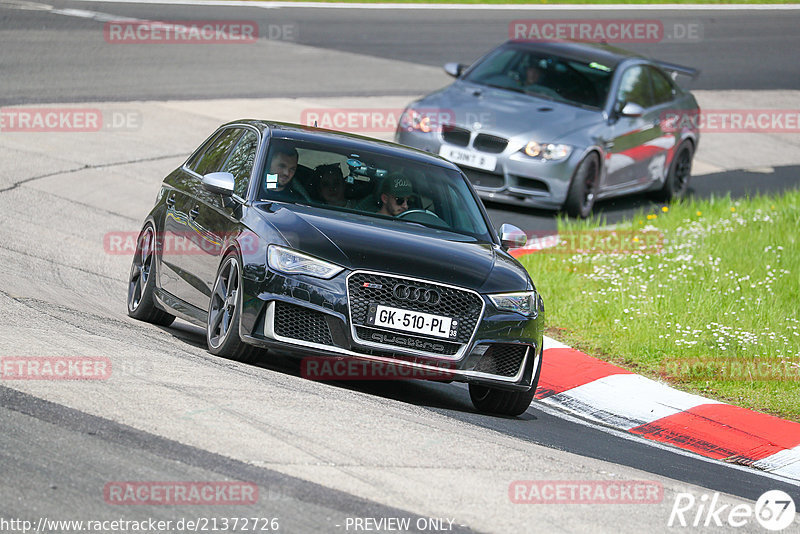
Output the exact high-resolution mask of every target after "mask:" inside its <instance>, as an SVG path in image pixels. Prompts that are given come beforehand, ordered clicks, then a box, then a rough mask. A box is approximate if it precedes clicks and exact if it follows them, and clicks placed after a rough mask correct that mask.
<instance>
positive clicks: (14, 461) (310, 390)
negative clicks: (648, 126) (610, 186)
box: [0, 2, 800, 532]
mask: <svg viewBox="0 0 800 534" xmlns="http://www.w3.org/2000/svg"><path fill="white" fill-rule="evenodd" d="M17 5H19V2H18V3H17ZM49 5H55V6H58V7H62V8H66V7H72V8H76V9H84V10H94V11H97V12H104V13H112V14H114V15H118V16H132V17H137V18H150V19H162V20H173V19H174V20H197V19H211V18H231V19H234V18H235V19H255V20H259V21H261V20H262V18H261V17H263V20H264V23H275V22H280V23H283V22H286V23H288V24H292V23H294V24H297V26H298V28H299V30H300V32H299V41H298V42H296V43H265V44H264V46H263V47H260V48H259V49H258V50H248V49H247V47H241V49H240V48H236V49H235V50H233V51H231V50H230V48H224V47H222V46H213V45H212V46H209V47H208V48H203V47H187V48H181V47H169V48H167V49H164V48H160V47H114V46H107V45H106V44H105V43H104V41H103V40H102V32H101V30H102V22H99V21H97V20H92V19H82V18H78V17H74V16H63V15H55V14H53V13H49V12H47V11H46V10H42V9H39V8H37V7H36V6H32V5H31V4H30V3H27V4H25V9H17V8H7V7H2V5H0V47H1V48H0V68H2V73H3V77H2V80H0V84H1V85H0V89H2V90H1V91H0V99H2V104H3V105H10V104H22V103H25V104H32V103H37V102H70V103H71V102H98V101H114V102H117V101H138V100H165V99H192V98H194V99H205V98H211V97H214V98H230V97H234V96H239V97H256V96H257V97H264V96H273V97H274V96H282V95H283V96H285V95H295V96H296V95H316V96H339V95H341V96H358V95H382V94H384V95H391V94H400V95H404V94H422V93H424V92H426V91H428V90H431V89H434V88H435V87H436V86H435V85H434V86H433V87H431V84H432V83H434V82H432V81H431V79H429V78H425V77H424V76H408V75H406V74H403V75H398V74H397V72H394V71H388V70H387V71H386V72H378V73H375V72H372V71H369V72H366V71H365V69H366V68H367V66H369V65H371V64H370V63H369V61H370V57H372V58H378V59H391V60H392V61H396V60H400V61H401V62H403V63H404V64H407V66H408V69H409V70H410V71H412V72H413V71H414V68H415V65H423V66H430V65H438V64H440V63H442V62H444V61H445V60H450V59H455V60H462V61H470V60H471V59H473V58H474V57H476V56H477V55H478V54H480V53H481V52H482V51H484V50H486V49H487V48H489V47H491V46H492V45H493V44H495V43H496V42H497V41H499V40H502V38H503V37H504V36H505V35H506V33H505V32H506V31H507V30H506V29H505V28H507V20H509V19H512V18H528V17H529V16H530V15H529V14H522V15H521V16H520V15H518V14H514V13H504V14H496V13H483V12H480V13H470V12H461V13H459V12H449V11H448V12H445V13H443V14H439V15H437V16H435V17H434V16H432V15H431V14H430V13H415V12H384V11H375V12H372V11H368V12H364V13H361V12H356V11H351V10H347V11H342V12H334V11H331V10H324V11H323V10H319V11H318V10H301V9H286V10H284V9H280V10H257V9H252V10H251V9H246V10H244V12H240V11H238V10H237V11H235V12H231V11H230V10H221V9H220V8H197V7H192V8H187V7H180V6H155V5H148V6H137V5H128V4H98V3H91V4H88V3H80V2H69V3H66V2H64V3H61V2H57V3H56V2H51V3H49ZM650 15H651V14H648V16H650ZM652 15H654V16H655V14H652ZM689 15H690V16H691V17H696V16H699V17H700V18H701V20H703V21H704V30H705V36H706V38H709V36H711V35H713V34H711V33H709V31H710V28H711V26H714V25H717V24H721V25H722V26H720V27H721V28H723V30H724V31H721V32H720V34H719V35H720V37H719V38H720V39H722V40H723V41H725V42H717V41H716V40H714V41H713V42H712V43H710V44H708V45H704V46H700V47H698V46H696V45H695V46H694V48H687V49H685V51H682V52H681V51H680V50H681V49H682V48H681V47H683V46H685V45H678V44H672V45H669V46H674V47H677V48H676V49H675V50H678V51H676V52H675V53H674V54H672V53H670V59H672V60H674V61H679V60H680V58H681V57H682V56H686V57H692V58H693V59H695V60H696V61H695V64H697V63H699V64H700V66H701V67H702V68H704V69H706V72H707V73H709V74H710V75H712V78H711V79H710V81H708V82H707V83H709V84H711V85H709V88H711V89H715V90H719V89H754V88H755V89H798V83H797V79H796V77H797V72H796V69H787V68H786V66H785V65H786V63H785V60H784V59H782V58H779V57H777V55H773V54H770V53H767V52H766V51H767V50H776V49H781V50H785V51H787V52H786V53H787V56H789V57H796V54H795V53H794V52H796V51H797V48H798V40H797V32H796V30H794V28H796V27H797V24H796V23H797V22H798V20H797V19H798V15H796V14H794V13H789V14H787V13H782V14H780V15H778V14H775V13H772V14H770V13H766V14H758V15H754V14H752V13H721V14H713V13H712V14H699V15H695V14H693V13H689ZM572 16H574V15H571V14H565V15H564V18H567V17H572ZM583 16H585V14H582V17H583ZM604 16H607V15H604ZM658 16H661V15H658ZM669 16H672V15H669ZM703 17H706V18H703ZM737 17H738V18H737ZM682 20H686V18H682ZM267 21H268V22H267ZM773 25H774V26H773ZM409 27H412V28H414V33H413V38H410V37H409V31H408V28H409ZM714 27H716V26H714ZM776 27H777V28H783V31H776V30H775V28H776ZM490 28H492V29H490ZM498 28H499V31H500V33H501V35H502V37H500V38H497V31H498ZM770 28H772V29H771V30H770ZM760 32H761V33H760ZM98 35H99V37H98ZM715 39H716V37H715ZM773 40H774V41H773ZM300 44H302V46H300ZM306 45H308V46H306ZM734 45H736V46H738V47H739V48H736V47H735V46H734ZM665 46H666V45H665ZM759 47H760V50H761V51H760V52H758V54H760V55H759V56H758V57H756V56H746V54H748V53H752V54H756V52H753V50H756V49H758V48H759ZM197 48H200V49H201V50H200V51H198V50H195V49H197ZM328 49H330V50H336V51H340V52H344V53H345V54H346V55H345V56H338V57H339V58H340V60H341V58H342V57H344V58H347V59H348V61H345V62H344V63H336V64H333V65H330V64H328V65H326V64H325V63H326V58H325V56H324V53H323V50H328ZM732 50H741V51H742V54H745V56H741V55H740V56H739V58H744V59H746V60H748V61H749V62H750V63H749V64H751V65H752V68H751V69H750V71H749V72H747V73H746V75H742V76H741V78H740V79H739V78H736V77H732V76H731V77H726V76H727V74H725V73H726V72H728V70H729V69H724V68H721V67H720V65H722V64H720V63H719V62H720V61H722V62H723V64H724V63H725V62H728V63H727V64H728V65H732V64H733V62H734V60H733V59H725V57H723V56H725V55H726V54H723V53H722V51H727V52H728V54H729V55H736V54H731V51H732ZM270 53H274V54H275V55H274V56H270ZM748 58H749V59H748ZM756 59H757V61H756ZM259 61H261V62H263V64H264V65H265V70H266V71H269V75H267V74H264V73H263V72H261V71H260V70H259V69H258V68H253V67H252V65H254V64H258V62H259ZM705 64H708V65H709V66H710V67H705V66H704V65H705ZM377 65H378V67H380V66H381V65H384V64H383V63H377ZM395 67H396V65H395ZM717 67H720V68H718V69H717ZM715 69H717V70H716V71H715ZM754 69H755V70H754ZM332 70H333V71H335V72H339V73H341V77H338V78H335V79H334V78H331V71H332ZM745 70H746V71H747V69H745ZM792 71H794V72H792ZM420 72H421V73H428V72H430V71H429V70H424V71H423V70H421V71H420ZM715 72H718V75H714V73H715ZM320 73H324V75H325V76H324V77H323V79H324V82H318V83H314V79H315V76H319V75H320ZM714 76H716V77H714ZM792 77H794V79H793V78H792ZM298 79H301V80H303V84H301V85H302V86H303V89H302V90H300V91H298V92H295V93H292V89H293V85H294V84H296V81H297V80H298ZM441 81H442V79H441V78H438V79H436V80H435V83H440V84H441ZM704 83H706V82H704ZM295 89H296V88H295ZM200 104H202V103H200ZM164 115H165V118H164V119H163V120H162V121H161V122H159V123H158V124H157V125H156V126H153V127H148V128H143V129H142V130H141V131H139V132H133V133H128V134H123V135H121V136H119V137H113V136H110V135H107V136H103V137H100V138H88V137H87V138H82V137H72V138H69V139H66V137H69V136H66V137H65V136H60V137H58V136H56V137H51V136H39V137H37V136H36V135H35V134H22V135H18V136H11V137H7V136H5V135H4V134H0V141H2V143H0V151H1V152H0V154H1V155H2V161H3V162H4V163H2V164H0V222H2V226H0V265H2V269H1V270H0V315H2V317H3V322H4V329H3V331H2V333H0V356H64V355H68V356H104V357H109V358H111V360H112V362H113V364H114V367H113V368H114V370H115V371H114V372H113V374H112V377H111V378H110V379H109V380H108V381H104V382H46V381H3V383H2V385H0V412H2V415H1V416H0V428H1V429H2V432H0V441H1V442H2V444H1V445H0V465H2V469H3V477H2V479H0V517H2V518H5V519H9V518H25V519H30V520H35V519H37V518H39V517H48V518H50V519H111V518H118V517H124V518H128V519H134V518H136V519H144V518H161V519H165V520H177V519H178V518H180V517H218V518H219V517H224V516H227V517H235V516H239V517H242V516H250V517H279V518H280V519H281V531H284V532H345V531H346V529H345V528H344V525H345V523H344V522H345V521H346V520H347V518H348V517H351V518H352V517H360V518H367V517H370V518H385V517H409V518H413V519H417V518H420V517H423V518H425V517H435V518H445V517H447V518H451V519H454V529H457V528H461V529H465V530H466V529H473V530H476V531H486V532H529V531H530V532H539V531H545V530H547V531H556V532H584V531H588V530H590V529H591V530H594V531H603V532H612V531H613V532H635V531H639V530H640V529H642V528H643V527H644V528H646V529H647V530H649V531H654V532H660V531H664V532H674V531H676V530H679V531H683V530H691V529H676V528H669V527H667V520H668V518H669V516H670V510H671V508H672V504H673V502H674V500H675V497H676V495H677V494H678V493H680V492H690V493H692V494H693V495H695V496H696V497H698V498H699V497H700V496H701V495H703V494H704V493H706V494H710V493H713V492H715V491H719V492H722V494H723V495H722V496H721V499H722V502H724V503H730V504H737V503H741V502H747V501H749V502H750V504H752V501H754V500H756V499H757V498H758V496H759V495H761V494H762V493H763V492H764V491H766V490H769V489H782V490H784V491H786V492H787V493H789V494H790V495H792V496H793V497H794V499H795V501H796V502H800V489H799V488H798V486H797V485H794V484H790V483H788V482H785V481H780V480H776V479H774V478H768V477H765V476H763V475H761V474H759V473H757V472H752V471H748V470H746V469H743V468H736V467H732V466H726V465H722V464H720V463H718V462H710V461H707V460H704V459H701V458H699V457H696V456H694V455H689V454H684V453H681V452H678V451H676V450H672V449H669V448H664V447H655V446H652V445H650V444H648V443H646V442H644V441H642V440H637V439H631V438H626V437H624V436H620V435H617V434H615V433H613V432H611V431H609V430H608V429H606V428H604V427H601V426H596V425H590V424H587V423H586V422H584V421H581V420H578V419H574V418H569V417H566V416H564V415H561V414H559V413H557V412H554V411H552V410H549V409H545V408H544V407H542V406H539V405H537V403H534V405H533V406H532V407H531V409H529V410H528V412H526V413H525V414H524V415H523V416H522V417H520V418H500V417H489V416H485V415H481V414H478V413H476V412H475V411H474V409H473V408H472V406H471V403H470V401H469V396H468V394H467V391H466V388H464V387H462V386H460V385H456V384H436V383H422V382H375V383H352V382H347V383H344V382H342V383H340V382H333V383H330V382H329V383H317V382H310V381H307V380H304V379H302V378H300V377H299V370H298V366H297V364H296V362H293V361H289V360H285V359H282V358H280V357H265V358H264V359H262V360H261V361H260V362H258V363H257V364H255V365H242V364H238V363H236V362H231V361H228V360H224V359H219V358H215V357H213V356H211V355H210V354H208V353H207V352H206V350H205V347H204V337H203V334H202V332H201V331H200V330H199V329H197V328H195V327H193V326H190V325H187V324H185V323H181V322H177V323H176V324H175V326H174V327H171V328H166V329H163V328H156V327H153V326H150V325H146V324H143V323H139V322H136V321H133V320H130V319H128V318H127V317H126V316H125V315H124V298H125V297H124V296H125V290H126V279H127V272H128V266H129V257H128V256H122V255H120V256H115V255H109V254H104V253H103V248H102V245H101V243H102V239H103V235H104V234H105V233H106V232H108V231H114V230H120V229H126V230H131V231H135V230H136V229H138V227H139V224H140V222H141V219H142V218H143V216H144V214H145V213H146V211H147V210H148V209H149V207H150V205H152V201H153V196H154V193H155V191H156V190H157V187H158V183H159V181H160V179H161V177H163V176H164V175H165V174H166V172H168V171H169V169H170V168H174V166H176V165H178V164H179V163H180V162H181V161H182V159H183V158H184V157H185V154H186V153H187V152H188V151H189V150H190V149H191V147H192V146H194V144H196V143H195V141H194V140H193V139H192V140H191V141H187V140H186V138H187V137H192V136H194V137H198V136H199V137H200V138H202V137H204V136H205V134H206V133H207V132H208V131H210V128H211V129H213V125H212V124H213V122H212V121H211V120H209V119H208V118H207V117H202V116H201V115H200V114H199V113H197V112H195V113H194V114H182V115H177V114H176V115H175V116H174V117H173V116H172V115H169V114H168V113H167V112H165V113H164ZM198 132H199V133H198ZM148 136H151V137H148ZM83 139H88V141H86V142H85V143H84V142H82V140H83ZM127 143H137V145H136V146H134V145H127ZM154 147H158V148H159V149H160V151H161V152H160V154H162V155H160V156H153V155H152V154H154V153H156V151H155V149H154ZM164 154H167V155H164ZM796 171H797V168H796V167H793V166H791V165H786V166H780V167H776V168H775V169H774V172H773V173H771V174H769V175H767V176H764V175H759V174H758V172H757V171H747V170H739V171H733V172H721V173H719V174H720V175H719V176H714V175H713V174H712V175H711V176H712V177H713V178H714V179H716V180H718V181H717V182H709V181H703V182H701V183H700V185H698V186H696V187H697V188H699V190H700V194H711V193H718V192H719V191H720V190H723V191H732V192H733V194H734V195H741V194H743V193H744V192H746V191H752V190H754V189H758V188H761V189H764V190H776V189H777V190H780V189H782V188H785V187H790V186H792V185H793V184H796V179H797V178H796V177H797V172H796ZM755 178H759V180H758V181H755ZM642 202H646V201H645V200H643V199H638V198H636V197H634V198H633V199H630V200H625V201H622V202H620V203H619V204H610V205H608V206H605V207H601V208H602V209H605V210H607V212H608V213H612V214H613V213H617V212H620V211H621V210H630V209H634V208H635V207H636V206H637V203H642ZM493 214H496V215H497V216H502V217H504V218H506V219H507V218H508V217H514V216H518V217H520V218H523V220H526V221H530V219H524V218H525V217H528V216H529V215H528V214H525V213H523V212H519V211H518V210H517V211H515V210H506V209H505V208H504V209H502V210H501V209H499V208H496V207H495V208H493ZM542 217H543V218H547V217H549V218H550V220H552V216H545V215H543V216H542ZM533 479H538V480H600V481H609V480H652V481H657V482H659V483H661V484H662V485H663V487H664V500H663V502H661V503H659V504H655V505H607V504H606V505H602V504H592V505H583V504H582V505H566V506H553V505H550V506H547V505H518V504H512V503H511V502H510V501H509V497H508V488H509V484H510V483H512V482H513V481H515V480H533ZM152 480H158V481H169V480H177V481H187V480H188V481H193V480H194V481H198V480H242V481H250V482H253V483H255V484H257V485H258V486H259V489H260V499H259V502H258V503H257V504H256V505H251V506H244V507H241V506H239V507H225V506H222V507H220V506H183V507H172V506H138V507H137V506H127V507H126V506H118V505H112V504H108V503H106V502H105V501H104V499H103V491H102V490H103V487H104V485H105V484H107V483H108V482H111V481H152ZM743 500H744V501H743ZM460 525H463V526H460ZM703 530H704V531H706V530H709V531H714V530H715V529H713V528H710V529H703ZM740 530H742V531H759V529H758V525H757V524H756V523H751V524H750V525H749V526H748V527H745V528H743V529H740ZM51 531H59V530H58V529H53V530H51ZM351 531H352V530H351Z"/></svg>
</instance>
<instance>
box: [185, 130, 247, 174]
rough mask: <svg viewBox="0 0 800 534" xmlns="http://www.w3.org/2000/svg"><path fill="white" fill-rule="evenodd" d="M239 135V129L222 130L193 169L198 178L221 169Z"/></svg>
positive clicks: (240, 132)
mask: <svg viewBox="0 0 800 534" xmlns="http://www.w3.org/2000/svg"><path fill="white" fill-rule="evenodd" d="M241 135H242V129H241V128H229V129H227V130H224V131H223V132H222V134H221V135H219V136H218V137H217V138H216V139H215V140H214V143H213V144H212V145H211V147H209V149H208V150H206V151H205V153H203V156H202V157H201V158H200V161H199V162H198V163H197V166H196V167H195V168H194V169H193V170H194V172H196V173H197V174H199V175H200V176H203V175H204V174H208V173H210V172H217V171H218V170H219V169H220V167H222V162H223V161H225V156H226V155H227V154H228V152H229V151H230V149H231V147H232V146H233V145H234V144H235V143H236V141H237V140H238V139H239V136H241Z"/></svg>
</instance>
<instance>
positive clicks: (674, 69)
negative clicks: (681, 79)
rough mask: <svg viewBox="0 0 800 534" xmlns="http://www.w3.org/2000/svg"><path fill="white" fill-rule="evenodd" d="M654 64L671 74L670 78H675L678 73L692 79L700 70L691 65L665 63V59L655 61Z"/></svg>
mask: <svg viewBox="0 0 800 534" xmlns="http://www.w3.org/2000/svg"><path fill="white" fill-rule="evenodd" d="M655 64H656V65H658V66H659V67H661V68H662V69H664V70H665V71H667V72H668V73H669V74H670V75H671V76H672V79H675V78H676V77H677V76H678V75H679V74H682V75H684V76H688V77H690V78H692V79H694V78H697V77H698V76H699V75H700V71H699V70H698V69H693V68H692V67H684V66H683V65H676V64H675V63H667V62H666V61H656V62H655Z"/></svg>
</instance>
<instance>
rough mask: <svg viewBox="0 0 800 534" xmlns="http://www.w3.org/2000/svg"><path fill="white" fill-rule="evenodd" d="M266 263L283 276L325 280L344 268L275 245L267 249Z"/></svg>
mask: <svg viewBox="0 0 800 534" xmlns="http://www.w3.org/2000/svg"><path fill="white" fill-rule="evenodd" d="M267 263H268V264H269V268H270V269H272V270H273V271H279V272H282V273H285V274H307V275H308V276H314V277H316V278H324V279H326V280H327V279H329V278H333V277H334V276H336V275H337V274H339V273H340V272H342V271H343V270H344V267H339V266H338V265H335V264H333V263H328V262H327V261H322V260H318V259H317V258H314V257H312V256H309V255H307V254H303V253H301V252H297V251H296V250H292V249H290V248H285V247H279V246H277V245H270V246H269V248H268V249H267Z"/></svg>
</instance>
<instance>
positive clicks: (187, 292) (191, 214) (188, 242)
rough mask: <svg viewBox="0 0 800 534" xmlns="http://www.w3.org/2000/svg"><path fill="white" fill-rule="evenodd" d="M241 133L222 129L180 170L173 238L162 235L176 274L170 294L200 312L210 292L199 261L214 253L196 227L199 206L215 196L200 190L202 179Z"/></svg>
mask: <svg viewBox="0 0 800 534" xmlns="http://www.w3.org/2000/svg"><path fill="white" fill-rule="evenodd" d="M242 133H244V129H243V128H241V127H227V128H223V129H222V130H221V131H220V133H219V134H218V135H217V136H216V137H215V138H214V139H213V141H212V143H211V144H210V145H209V147H208V149H207V150H205V151H204V153H203V155H202V156H201V157H199V158H197V160H196V162H193V163H194V164H193V165H192V166H184V167H183V172H184V173H185V177H184V180H185V182H186V187H185V195H183V196H182V197H180V198H179V199H178V200H177V202H176V206H175V212H176V217H174V218H173V219H174V224H173V226H172V227H171V228H170V232H172V234H173V235H171V236H170V235H165V239H166V240H168V239H170V238H172V240H173V246H172V247H171V248H170V250H167V249H168V247H167V246H165V250H164V255H165V256H167V253H169V261H170V263H171V265H172V266H173V270H174V272H175V274H176V281H175V287H174V290H175V291H174V292H173V291H170V292H171V293H173V294H174V295H175V296H176V297H178V298H180V299H181V300H183V301H184V302H187V303H189V304H191V305H192V306H195V307H197V308H199V309H200V310H203V311H205V310H206V309H207V308H208V295H209V294H210V290H208V289H207V288H206V280H205V273H204V268H203V265H204V262H203V259H202V257H203V256H204V255H205V254H206V252H205V249H207V248H209V249H213V247H214V243H215V238H214V237H213V236H212V235H211V234H210V232H209V231H207V230H206V229H205V228H203V227H202V226H198V224H197V223H196V219H197V217H198V216H199V213H200V211H201V210H200V205H201V204H202V203H204V202H208V201H213V196H214V195H212V194H211V193H208V192H207V191H206V190H205V188H203V184H202V177H203V175H205V174H209V173H212V172H217V171H219V170H220V168H221V167H222V165H223V164H224V163H225V161H226V160H227V158H228V155H229V154H230V153H231V150H232V149H233V147H234V146H236V143H237V141H238V140H239V138H240V137H241V136H242ZM217 196H218V195H217Z"/></svg>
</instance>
